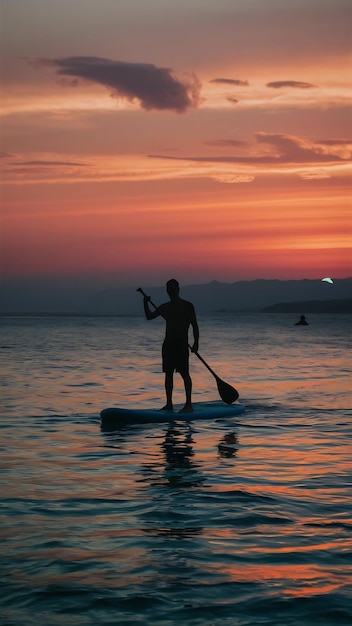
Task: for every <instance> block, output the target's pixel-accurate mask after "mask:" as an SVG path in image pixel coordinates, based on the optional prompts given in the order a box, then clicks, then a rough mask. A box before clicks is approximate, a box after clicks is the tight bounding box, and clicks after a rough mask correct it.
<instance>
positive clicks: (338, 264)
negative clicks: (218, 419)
mask: <svg viewBox="0 0 352 626" xmlns="http://www.w3.org/2000/svg"><path fill="white" fill-rule="evenodd" d="M0 1H1V4H0V7H1V22H2V27H1V31H2V32H1V56H2V66H1V80H2V107H1V108H2V110H1V116H2V124H1V125H2V147H1V150H2V152H1V161H2V166H3V174H2V181H3V190H2V209H1V213H2V215H1V255H2V263H1V264H2V270H1V272H2V279H3V280H5V281H7V282H8V281H12V280H15V281H18V280H21V281H27V282H28V284H30V283H31V281H35V280H37V279H39V278H42V279H51V280H53V281H55V280H62V279H67V280H73V279H75V280H76V279H77V280H85V281H87V280H91V281H92V282H95V283H97V284H99V283H101V284H103V283H104V284H106V285H108V284H109V285H116V286H128V285H130V284H132V285H137V286H139V285H147V286H148V285H159V284H162V283H163V282H164V281H165V280H167V279H168V278H170V277H171V276H175V277H176V278H178V279H179V280H180V281H182V282H183V283H187V284H190V283H193V282H198V283H202V282H208V281H210V280H213V279H216V280H220V281H225V282H235V281H237V280H251V279H256V278H280V279H290V278H293V279H300V278H319V277H320V278H322V277H324V276H333V277H336V278H344V277H348V276H351V275H352V255H351V221H352V218H351V214H352V212H351V185H350V181H351V178H350V168H351V148H352V132H351V100H352V96H351V94H352V92H351V82H352V81H351V78H352V71H351V55H350V46H351V41H352V36H351V24H352V20H351V17H352V15H351V13H352V11H351V9H352V5H351V2H350V0H177V1H175V0H99V2H97V1H96V0H60V1H57V0H55V1H54V0H26V1H24V0H0Z"/></svg>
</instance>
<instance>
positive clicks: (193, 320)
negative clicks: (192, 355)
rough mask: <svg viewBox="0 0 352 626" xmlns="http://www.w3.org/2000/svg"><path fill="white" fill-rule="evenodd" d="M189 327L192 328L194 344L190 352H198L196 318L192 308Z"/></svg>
mask: <svg viewBox="0 0 352 626" xmlns="http://www.w3.org/2000/svg"><path fill="white" fill-rule="evenodd" d="M191 326H192V330H193V338H194V343H193V346H192V347H191V351H192V352H198V347H199V326H198V322H197V317H196V313H195V310H194V308H193V314H192V318H191Z"/></svg>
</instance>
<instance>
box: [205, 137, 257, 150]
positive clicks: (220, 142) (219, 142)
mask: <svg viewBox="0 0 352 626" xmlns="http://www.w3.org/2000/svg"><path fill="white" fill-rule="evenodd" d="M205 143H206V144H207V145H208V146H219V147H225V148H227V147H228V146H230V147H234V146H235V147H236V148H238V147H241V148H243V147H245V146H246V145H247V143H246V142H245V141H239V140H238V139H216V140H215V141H206V142H205Z"/></svg>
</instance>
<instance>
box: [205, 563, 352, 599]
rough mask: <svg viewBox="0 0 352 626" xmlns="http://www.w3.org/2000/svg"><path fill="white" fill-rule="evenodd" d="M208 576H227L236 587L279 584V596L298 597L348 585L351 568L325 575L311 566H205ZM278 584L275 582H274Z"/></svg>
mask: <svg viewBox="0 0 352 626" xmlns="http://www.w3.org/2000/svg"><path fill="white" fill-rule="evenodd" d="M207 569H208V570H210V571H211V572H220V571H221V574H223V575H227V576H228V578H229V580H230V581H231V582H236V583H263V582H265V583H267V584H269V585H270V584H271V585H272V586H273V588H275V587H276V586H277V585H278V584H280V593H281V594H285V593H286V594H289V595H294V596H299V597H304V596H310V595H316V594H323V593H331V592H332V591H336V589H338V588H339V587H341V586H344V585H348V584H350V578H351V573H352V567H350V568H344V572H343V573H341V572H340V571H339V570H336V569H335V570H334V569H330V568H329V570H328V571H327V570H325V569H323V568H321V567H318V566H313V565H311V564H282V565H278V564H274V565H269V564H261V563H256V564H253V565H242V564H240V563H236V565H234V566H231V567H228V566H226V565H224V564H222V565H221V566H220V565H219V566H216V565H215V566H214V565H212V564H211V563H209V564H208V566H207ZM278 581H279V582H278Z"/></svg>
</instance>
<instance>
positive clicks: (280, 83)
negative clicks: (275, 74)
mask: <svg viewBox="0 0 352 626" xmlns="http://www.w3.org/2000/svg"><path fill="white" fill-rule="evenodd" d="M266 86H267V87H271V88H272V89H282V88H283V87H294V88H295V89H313V88H316V86H317V85H313V84H312V83H304V82H302V81H298V80H277V81H274V82H272V83H267V84H266Z"/></svg>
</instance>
